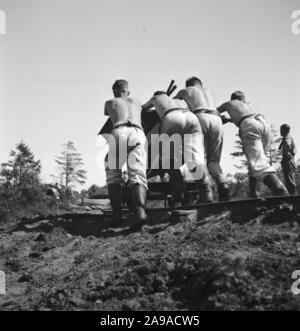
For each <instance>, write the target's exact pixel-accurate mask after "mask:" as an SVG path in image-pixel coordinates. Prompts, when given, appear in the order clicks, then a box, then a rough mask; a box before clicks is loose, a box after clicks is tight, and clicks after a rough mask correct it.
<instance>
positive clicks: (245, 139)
mask: <svg viewBox="0 0 300 331" xmlns="http://www.w3.org/2000/svg"><path fill="white" fill-rule="evenodd" d="M267 133H268V134H269V131H267ZM240 134H241V139H242V145H243V150H244V153H245V155H246V158H247V161H248V164H249V168H250V172H251V173H252V174H253V176H254V177H255V178H257V179H262V180H263V182H264V184H265V185H266V186H267V187H268V188H269V189H270V190H271V191H272V193H273V194H274V195H286V193H287V191H286V189H285V187H284V185H283V184H282V183H281V181H280V180H279V178H278V177H277V176H276V175H275V171H274V169H273V167H272V166H271V165H270V163H269V160H268V157H267V155H266V153H265V143H264V142H263V141H264V140H266V139H265V137H264V136H265V134H266V127H265V124H264V123H263V122H262V121H258V120H256V119H247V120H245V121H244V122H243V123H242V127H241V130H240Z"/></svg>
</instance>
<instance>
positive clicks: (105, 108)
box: [104, 101, 109, 116]
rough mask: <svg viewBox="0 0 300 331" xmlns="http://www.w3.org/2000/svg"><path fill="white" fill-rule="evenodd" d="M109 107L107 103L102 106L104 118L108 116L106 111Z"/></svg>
mask: <svg viewBox="0 0 300 331" xmlns="http://www.w3.org/2000/svg"><path fill="white" fill-rule="evenodd" d="M108 109H109V107H108V101H107V102H105V105H104V115H105V116H109V111H108Z"/></svg>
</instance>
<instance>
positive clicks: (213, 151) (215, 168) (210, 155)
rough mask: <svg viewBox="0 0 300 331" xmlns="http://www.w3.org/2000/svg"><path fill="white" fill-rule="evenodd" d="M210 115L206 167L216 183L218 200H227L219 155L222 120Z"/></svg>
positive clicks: (221, 141)
mask: <svg viewBox="0 0 300 331" xmlns="http://www.w3.org/2000/svg"><path fill="white" fill-rule="evenodd" d="M208 116H210V121H211V125H210V130H209V132H208V138H207V150H206V152H207V167H208V170H209V173H210V175H211V176H212V178H213V179H214V180H215V182H216V184H217V185H218V195H219V200H220V201H228V200H229V186H228V184H227V181H226V178H225V175H224V173H223V170H222V168H221V165H220V162H221V155H222V149H223V124H222V120H221V119H220V118H219V117H217V116H214V115H208Z"/></svg>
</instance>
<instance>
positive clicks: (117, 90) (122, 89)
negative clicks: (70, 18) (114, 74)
mask: <svg viewBox="0 0 300 331" xmlns="http://www.w3.org/2000/svg"><path fill="white" fill-rule="evenodd" d="M128 88H129V86H128V82H127V80H124V79H118V80H116V81H115V82H114V85H113V87H112V89H113V93H114V96H115V97H116V98H120V97H128V96H129V89H128Z"/></svg>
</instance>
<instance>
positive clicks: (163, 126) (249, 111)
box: [105, 77, 296, 227]
mask: <svg viewBox="0 0 300 331" xmlns="http://www.w3.org/2000/svg"><path fill="white" fill-rule="evenodd" d="M113 94H114V98H113V99H111V100H109V101H107V102H106V104H105V115H107V116H109V117H110V119H111V122H112V130H111V132H110V133H109V134H110V136H111V137H113V139H108V143H109V150H110V152H109V154H110V153H113V157H114V158H116V159H117V161H118V162H117V163H116V164H117V166H116V167H110V166H109V164H108V159H106V177H107V184H108V192H109V198H110V201H111V206H112V209H113V222H114V223H116V224H117V223H118V224H119V223H120V222H121V221H122V216H121V210H122V187H121V181H122V168H123V166H124V164H127V171H128V181H129V186H130V189H131V192H132V201H133V209H134V213H135V217H134V225H133V226H134V227H140V226H142V224H143V223H144V222H145V220H146V212H145V204H146V195H147V138H146V136H145V133H144V130H143V127H142V123H141V117H142V112H149V111H155V112H156V113H157V115H158V116H159V118H160V124H159V127H158V130H157V133H158V136H159V135H163V134H164V135H167V136H172V135H175V134H176V135H179V136H180V137H182V141H184V143H183V144H182V146H181V148H180V153H179V155H180V157H179V158H181V157H182V164H181V165H180V166H175V164H176V162H175V161H174V159H175V158H176V157H177V158H178V153H175V152H176V151H174V149H173V152H172V153H171V154H172V155H171V158H172V159H173V160H172V162H171V163H172V164H171V166H170V169H168V172H169V175H170V188H171V190H172V193H173V201H172V202H173V206H175V207H176V206H180V205H181V204H182V203H183V192H184V190H185V181H184V169H188V171H189V173H190V175H191V176H192V178H193V179H194V181H195V182H196V183H197V187H198V191H199V194H198V196H199V200H198V201H197V202H198V203H209V202H213V200H214V197H213V185H212V182H211V178H212V179H213V180H214V181H215V183H216V184H217V187H218V197H219V200H220V201H228V200H229V196H230V192H229V186H228V183H227V181H226V177H225V176H224V173H223V171H222V168H221V166H220V160H221V155H222V147H223V125H224V124H226V123H228V122H232V123H234V124H235V125H236V126H237V127H238V128H239V134H240V138H241V141H242V146H243V152H244V154H245V156H246V158H247V161H248V166H249V187H250V197H252V198H255V197H258V196H259V192H258V189H257V183H258V181H262V182H263V183H264V184H265V185H266V186H267V187H268V188H269V189H270V190H271V192H272V194H273V195H275V196H281V195H287V194H288V192H287V190H286V187H285V185H284V184H283V183H282V182H281V181H280V179H279V178H278V177H277V176H276V174H275V170H274V168H273V167H272V166H271V165H270V163H269V160H268V157H267V154H266V151H267V149H268V147H269V145H270V143H271V139H272V134H271V128H270V126H269V124H268V123H267V122H266V120H265V118H264V116H263V115H261V114H259V113H257V111H256V110H255V109H254V107H253V106H252V105H251V104H250V103H248V102H246V98H245V95H244V93H243V92H240V91H237V92H234V93H233V94H232V96H231V100H230V101H228V102H226V103H224V104H223V105H221V106H220V107H217V106H216V103H215V100H214V97H213V95H212V94H211V92H210V90H209V89H208V88H206V87H204V86H203V84H202V81H201V80H200V79H199V78H197V77H191V78H189V79H188V80H187V81H186V87H185V88H184V89H182V90H180V91H179V92H178V93H177V95H176V96H175V97H174V98H172V97H171V96H169V95H168V94H167V93H166V92H164V91H157V92H155V93H154V95H153V96H152V97H151V99H150V100H149V101H148V102H146V103H145V104H144V105H142V104H141V102H140V101H139V100H138V99H136V98H134V97H130V95H129V94H130V93H129V84H128V82H127V81H126V80H117V81H116V82H115V83H114V85H113ZM226 113H227V115H228V116H226ZM284 128H285V131H284ZM288 129H289V128H288V127H287V126H285V127H282V130H281V132H282V135H283V137H284V139H283V142H282V144H281V146H280V149H281V150H282V151H283V155H285V157H284V160H285V161H283V163H284V162H285V163H284V164H283V168H284V169H286V171H287V173H288V175H287V176H286V177H285V178H286V183H288V185H287V187H288V188H289V192H290V194H295V193H296V191H295V190H294V188H293V175H291V174H292V170H293V169H292V168H293V166H291V164H292V163H293V162H292V160H293V158H294V155H295V153H296V151H295V148H294V147H292V148H291V138H290V136H289V132H287V131H289V130H288ZM283 131H284V132H283ZM284 135H285V136H284ZM121 146H122V147H121ZM124 146H125V147H124ZM124 148H125V149H127V150H126V153H120V149H121V150H122V151H123V149H124ZM177 152H178V151H177ZM109 154H108V156H107V157H109ZM175 154H176V157H175ZM120 155H124V156H120ZM168 157H169V156H168ZM161 158H162V160H163V161H164V158H165V155H161ZM177 161H178V160H177ZM163 163H164V162H163ZM168 164H170V162H168Z"/></svg>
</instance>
